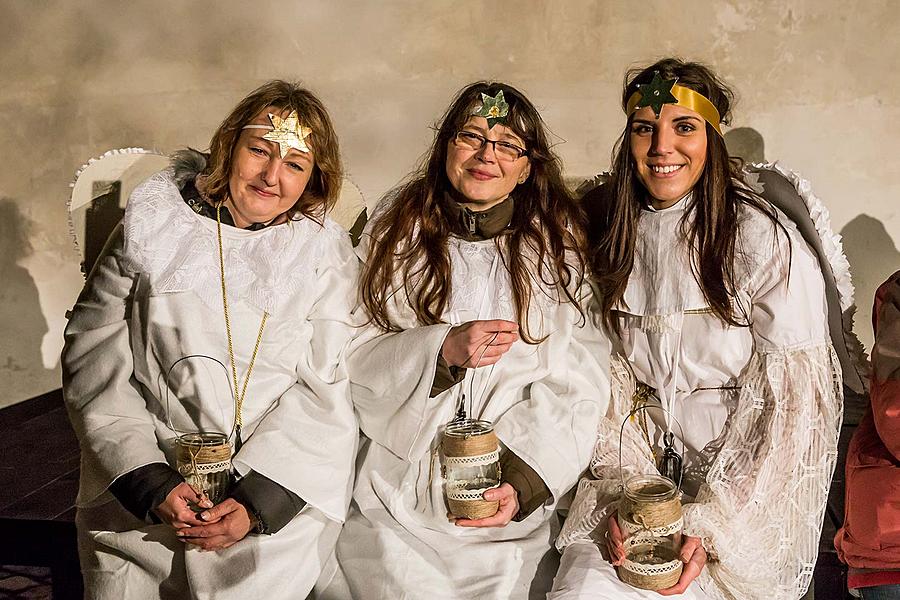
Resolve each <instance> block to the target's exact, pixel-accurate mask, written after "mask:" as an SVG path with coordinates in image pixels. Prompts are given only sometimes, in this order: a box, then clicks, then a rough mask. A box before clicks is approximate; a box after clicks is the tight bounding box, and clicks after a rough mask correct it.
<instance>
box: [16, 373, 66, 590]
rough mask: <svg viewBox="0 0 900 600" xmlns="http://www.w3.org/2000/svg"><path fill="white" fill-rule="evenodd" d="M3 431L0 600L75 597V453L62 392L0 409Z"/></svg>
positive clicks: (54, 392) (55, 391)
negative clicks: (5, 599) (6, 599)
mask: <svg viewBox="0 0 900 600" xmlns="http://www.w3.org/2000/svg"><path fill="white" fill-rule="evenodd" d="M0 431H2V432H3V436H2V437H0V565H3V566H0V598H16V599H18V598H50V597H51V593H52V597H53V598H55V599H57V600H59V599H62V598H67V597H68V598H80V597H81V576H80V573H79V572H78V558H77V552H76V546H75V495H76V493H77V491H78V461H79V450H78V442H77V440H76V439H75V434H74V432H73V431H72V428H71V426H70V425H69V420H68V417H67V416H66V411H65V408H64V407H63V401H62V392H61V390H54V391H53V392H50V393H47V394H44V395H42V396H38V397H36V398H32V399H31V400H27V401H25V402H21V403H19V404H15V405H13V406H10V407H7V408H4V409H2V410H0Z"/></svg>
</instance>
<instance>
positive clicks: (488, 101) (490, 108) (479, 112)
mask: <svg viewBox="0 0 900 600" xmlns="http://www.w3.org/2000/svg"><path fill="white" fill-rule="evenodd" d="M472 115H474V116H476V117H484V118H485V119H487V122H488V129H490V128H492V127H493V126H494V125H496V124H497V123H501V124H502V123H503V122H504V121H505V120H506V116H507V115H509V104H507V103H506V99H504V98H503V90H500V91H499V92H497V95H496V96H494V97H493V98H492V97H490V96H488V95H487V94H484V93H482V94H481V106H480V107H478V108H476V109H475V112H473V113H472Z"/></svg>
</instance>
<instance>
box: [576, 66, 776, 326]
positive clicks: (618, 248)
mask: <svg viewBox="0 0 900 600" xmlns="http://www.w3.org/2000/svg"><path fill="white" fill-rule="evenodd" d="M657 71H658V72H659V74H660V76H661V77H662V78H663V79H675V78H677V79H678V84H679V85H681V86H684V87H687V88H690V89H692V90H694V91H696V92H699V93H700V94H703V95H704V96H706V98H708V99H709V101H710V102H712V103H713V105H714V106H715V107H716V109H718V111H719V115H720V117H721V120H722V123H728V122H729V121H730V118H731V106H732V103H733V101H734V93H733V92H732V91H731V89H730V88H729V87H728V86H727V85H726V84H725V83H724V82H723V81H722V80H721V79H719V77H717V76H716V74H715V73H713V71H712V70H711V69H710V68H709V67H706V66H704V65H702V64H699V63H696V62H685V61H682V60H680V59H677V58H665V59H662V60H660V61H658V62H656V63H654V64H652V65H650V66H648V67H645V68H639V69H631V70H629V71H628V73H626V75H625V83H624V89H623V90H622V108H623V110H624V109H625V107H626V106H627V103H628V100H629V98H631V95H632V94H633V93H634V92H635V91H636V90H637V89H638V87H637V86H638V85H639V84H646V83H650V81H651V80H652V79H653V76H654V73H655V72H657ZM632 118H633V115H632V116H629V118H628V122H627V123H626V125H625V130H624V132H623V133H622V136H621V137H620V138H619V140H618V142H617V143H616V146H615V149H614V150H613V160H612V164H613V171H612V174H611V176H610V179H609V180H608V181H607V183H606V184H604V185H603V186H602V189H601V190H599V191H598V194H597V196H594V197H593V198H588V197H586V198H585V200H586V202H587V201H589V200H590V201H589V202H587V206H586V209H587V212H588V214H589V218H590V226H589V231H588V237H589V241H590V247H591V270H592V277H593V279H594V281H595V284H596V287H597V290H598V292H599V298H598V301H599V303H600V308H601V314H602V316H603V322H604V324H605V325H606V326H607V328H608V329H611V330H613V331H619V327H618V322H617V321H616V320H615V318H614V314H613V313H614V310H613V307H614V306H615V305H616V304H617V303H618V302H619V301H620V300H621V299H622V297H623V295H624V294H625V288H626V286H627V284H628V277H629V276H630V274H631V269H632V267H633V265H634V248H635V237H636V235H637V223H638V217H639V216H640V211H641V207H642V206H645V205H646V204H647V203H648V198H647V190H646V188H644V186H643V184H642V183H641V180H640V178H639V177H638V174H637V169H636V167H635V162H634V159H633V158H632V156H631V136H630V131H631V121H632ZM706 138H707V145H706V165H705V167H704V170H703V173H702V174H701V176H700V179H699V180H698V181H697V183H696V185H695V186H694V189H693V194H692V196H691V200H690V204H689V205H688V206H687V207H686V210H685V213H684V217H683V218H682V222H681V229H682V231H683V232H684V234H685V235H686V237H687V241H688V243H689V244H690V247H692V248H695V251H694V252H693V253H692V257H691V268H692V270H693V273H694V276H695V277H696V278H697V281H698V282H699V284H700V288H701V289H702V291H703V295H704V297H705V298H706V300H707V302H709V305H710V308H711V309H712V311H713V313H715V315H716V316H718V317H719V318H720V319H721V320H722V321H724V322H725V323H728V324H730V325H733V326H747V325H749V322H748V315H747V314H745V308H744V307H743V306H741V305H740V304H739V303H738V302H735V293H736V286H735V268H734V267H735V265H734V263H735V246H736V245H737V240H738V219H739V214H740V210H741V206H749V207H752V208H753V209H756V210H758V211H760V212H761V213H763V214H764V215H766V216H768V217H769V218H770V219H771V220H772V222H773V223H774V225H775V228H776V231H778V230H780V231H782V232H784V228H783V227H782V226H781V224H780V223H779V222H778V220H777V217H776V213H775V210H774V209H773V208H772V206H771V205H770V204H769V203H768V202H766V201H765V200H763V199H762V198H760V197H758V196H756V195H755V194H753V193H752V192H751V191H750V189H749V187H748V186H747V185H746V184H745V183H744V178H743V175H742V167H743V164H742V161H741V160H740V159H738V158H732V157H729V155H728V149H727V148H726V147H725V141H724V140H723V139H722V137H721V136H720V135H719V134H718V133H717V132H716V130H715V129H713V127H712V126H711V125H710V124H709V123H706ZM785 234H786V232H785Z"/></svg>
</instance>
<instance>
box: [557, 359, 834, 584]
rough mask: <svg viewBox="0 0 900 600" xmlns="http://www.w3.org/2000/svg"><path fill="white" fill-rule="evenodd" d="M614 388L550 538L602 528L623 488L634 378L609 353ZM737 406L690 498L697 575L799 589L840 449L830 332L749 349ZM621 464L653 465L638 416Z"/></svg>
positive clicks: (628, 470)
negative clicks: (701, 552)
mask: <svg viewBox="0 0 900 600" xmlns="http://www.w3.org/2000/svg"><path fill="white" fill-rule="evenodd" d="M611 373H612V377H613V379H612V385H613V389H612V398H611V404H610V410H609V412H608V413H607V415H606V417H605V418H604V419H603V420H602V422H601V424H600V427H599V430H598V439H597V445H596V446H595V450H594V456H593V458H592V460H591V468H590V472H591V477H590V478H583V479H582V480H581V481H580V482H579V484H578V491H577V494H576V498H575V501H574V503H573V505H572V507H571V509H570V511H569V516H568V518H567V520H566V523H565V525H564V527H563V530H562V532H561V533H560V536H559V538H558V540H557V547H558V548H559V549H560V550H562V549H564V548H565V546H567V545H569V544H571V543H573V542H575V541H577V540H579V539H584V538H590V539H593V540H594V541H595V542H600V543H601V546H604V551H605V544H604V542H603V540H602V538H603V534H604V533H605V531H606V527H607V525H606V522H607V519H608V518H609V516H610V515H611V514H612V512H613V511H615V510H616V508H617V505H618V500H619V498H620V496H621V489H622V486H621V481H622V479H621V478H620V471H619V448H618V446H619V427H620V425H621V423H622V421H623V420H624V419H625V416H626V415H627V414H628V412H629V411H630V409H631V396H632V391H633V389H634V379H633V377H632V375H631V374H630V373H629V371H628V368H627V366H626V365H625V363H624V360H623V359H622V358H621V357H615V359H614V361H613V363H612V365H611ZM742 381H743V385H742V388H741V392H740V400H739V402H738V407H737V409H736V411H735V413H734V414H733V416H732V417H731V419H730V420H729V428H728V431H727V433H726V437H725V441H724V444H723V448H722V450H721V451H720V452H719V454H718V456H717V457H716V459H715V461H714V462H713V464H712V467H711V468H710V471H709V473H708V475H707V478H706V483H705V484H704V485H702V486H701V488H700V492H699V493H698V495H697V497H696V498H695V499H694V501H693V502H689V503H687V504H685V507H684V512H685V515H684V520H685V530H684V531H685V533H686V534H687V535H692V536H696V537H699V538H701V540H702V542H703V546H704V548H705V549H706V550H707V552H708V554H709V557H710V561H709V563H708V564H707V568H706V569H705V570H704V575H703V576H702V577H701V578H700V580H699V582H700V585H701V586H702V587H703V589H704V591H705V592H706V593H707V594H708V595H710V596H711V597H714V598H723V599H732V598H734V599H737V598H740V599H742V600H743V599H764V598H765V599H773V600H782V599H785V600H786V599H789V598H794V599H796V598H799V597H800V596H802V595H803V594H804V593H805V591H806V589H807V588H808V586H809V583H810V581H811V579H812V574H813V569H814V567H815V562H816V556H817V554H818V544H819V535H820V532H821V527H822V520H823V517H824V511H825V503H826V501H827V496H828V487H829V484H830V482H831V477H832V474H833V471H834V465H835V461H836V459H837V434H838V432H839V430H840V422H841V414H842V403H841V387H840V385H841V384H840V368H839V367H838V365H837V360H836V357H835V356H834V351H833V350H832V349H831V346H830V345H829V344H822V345H819V346H815V347H811V348H806V349H799V350H791V351H781V352H772V353H759V354H755V355H754V357H753V359H752V360H751V362H750V364H748V365H747V367H746V369H745V370H744V373H743V374H742ZM621 461H622V465H623V471H622V474H623V475H624V477H625V478H626V479H627V478H628V477H630V476H632V475H636V474H647V473H655V472H656V467H655V465H654V462H653V457H652V455H651V454H650V451H649V448H648V446H647V444H646V442H645V441H644V439H643V438H642V434H641V432H640V430H639V429H638V428H637V426H636V424H635V423H634V421H632V420H630V421H629V423H627V424H626V426H625V429H624V433H623V438H622V458H621Z"/></svg>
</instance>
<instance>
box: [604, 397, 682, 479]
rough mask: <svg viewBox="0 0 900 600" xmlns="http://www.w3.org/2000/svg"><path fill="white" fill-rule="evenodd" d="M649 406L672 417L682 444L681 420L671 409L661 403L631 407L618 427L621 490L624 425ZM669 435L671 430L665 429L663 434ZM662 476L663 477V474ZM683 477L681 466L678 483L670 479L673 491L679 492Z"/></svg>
mask: <svg viewBox="0 0 900 600" xmlns="http://www.w3.org/2000/svg"><path fill="white" fill-rule="evenodd" d="M651 408H656V409H659V410H661V411H663V412H665V413H667V414H668V415H669V416H670V417H672V420H673V421H675V423H677V424H678V429H679V430H680V431H681V440H682V444H684V441H683V440H684V428H683V427H682V426H681V422H679V421H678V418H677V417H676V416H675V414H674V413H672V412H671V411H669V410H667V409H665V408H663V407H662V405H660V406H655V405H653V406H651V405H648V404H644V405H642V406H638V407H637V408H634V409H632V410H631V412H629V413H628V414H627V415H626V416H625V419H624V420H623V421H622V426H621V427H620V428H619V480H620V481H621V482H622V489H623V490H624V489H625V471H624V469H623V468H622V437H623V436H624V435H625V425H627V424H628V420H629V419H630V418H631V417H633V416H634V415H636V414H637V413H639V412H640V411H642V410H649V409H651ZM669 435H673V434H672V433H671V432H669V431H666V433H665V434H664V436H669ZM657 470H659V467H658V466H657ZM663 477H665V475H663ZM683 478H684V469H683V468H682V469H679V471H678V483H675V482H674V481H672V483H673V484H675V491H676V492H679V493H680V492H681V482H682V480H683ZM666 479H668V477H666Z"/></svg>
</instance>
